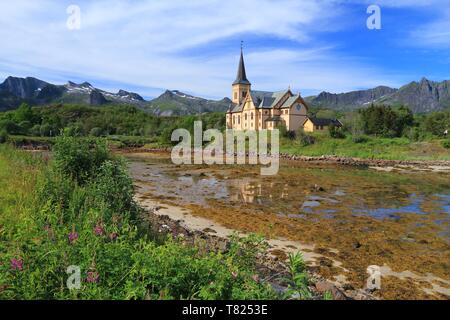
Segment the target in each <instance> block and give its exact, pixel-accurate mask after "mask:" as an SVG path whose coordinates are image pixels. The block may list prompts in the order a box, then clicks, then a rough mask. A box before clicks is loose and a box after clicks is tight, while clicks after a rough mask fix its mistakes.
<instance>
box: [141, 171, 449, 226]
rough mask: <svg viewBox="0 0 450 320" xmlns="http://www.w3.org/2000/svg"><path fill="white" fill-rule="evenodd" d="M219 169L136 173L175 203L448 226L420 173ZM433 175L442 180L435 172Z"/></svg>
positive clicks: (444, 198)
mask: <svg viewBox="0 0 450 320" xmlns="http://www.w3.org/2000/svg"><path fill="white" fill-rule="evenodd" d="M135 165H138V164H135ZM224 172H225V171H224V170H217V171H214V170H207V169H201V170H200V169H198V168H193V169H192V170H183V171H181V170H178V169H174V168H173V166H172V165H170V164H164V163H163V164H159V165H152V166H150V167H149V166H145V165H144V164H143V165H142V167H141V168H139V170H137V172H136V175H139V179H141V180H144V181H146V182H148V183H150V184H151V185H152V188H151V191H152V193H153V194H155V195H156V196H160V197H164V198H167V199H171V198H172V199H176V200H177V202H179V203H187V204H200V205H204V206H208V205H211V204H210V201H211V200H214V201H223V202H224V204H230V205H231V206H233V207H235V206H236V204H239V206H241V207H248V208H254V207H257V209H258V212H268V213H273V214H276V215H278V216H284V217H287V218H299V219H308V218H309V219H317V218H326V219H331V218H334V217H336V216H338V215H339V217H340V218H343V219H347V220H348V221H351V219H352V216H353V217H355V216H356V217H357V216H370V217H372V218H375V219H391V220H398V219H400V218H401V217H402V216H403V215H417V216H426V215H431V214H438V215H442V217H439V219H437V218H434V220H433V221H434V224H440V225H441V227H443V228H444V231H448V227H447V225H448V223H449V214H450V195H449V194H446V193H445V192H442V191H443V190H441V189H442V188H440V187H439V185H437V186H435V185H434V184H433V181H429V182H428V181H426V180H425V179H424V178H425V176H417V177H413V178H414V179H412V180H404V181H403V180H402V179H404V178H403V177H401V176H396V175H394V174H392V173H391V174H389V175H388V174H386V175H382V174H379V173H377V174H373V173H370V172H366V171H363V170H337V169H305V168H296V169H289V172H288V174H287V173H286V172H284V173H283V169H282V170H281V174H280V175H279V176H277V177H272V178H269V179H267V178H263V177H261V176H258V175H253V174H249V173H248V172H245V171H243V172H242V173H241V172H237V173H236V172H232V173H230V174H224ZM427 177H428V176H427ZM435 177H438V178H439V180H438V181H439V182H441V181H442V179H440V177H441V176H435ZM419 180H420V181H421V182H420V183H418V181H419ZM318 184H320V187H318ZM321 186H323V187H321ZM425 187H426V188H429V189H431V191H435V192H429V191H428V190H426V189H425ZM422 188H423V190H422ZM433 189H436V190H433ZM424 190H426V191H424ZM441 231H442V230H441ZM446 234H448V233H446Z"/></svg>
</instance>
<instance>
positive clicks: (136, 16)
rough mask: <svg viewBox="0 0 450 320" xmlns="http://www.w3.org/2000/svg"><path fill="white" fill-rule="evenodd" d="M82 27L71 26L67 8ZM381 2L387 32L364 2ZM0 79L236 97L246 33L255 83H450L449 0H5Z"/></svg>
mask: <svg viewBox="0 0 450 320" xmlns="http://www.w3.org/2000/svg"><path fill="white" fill-rule="evenodd" d="M72 4H74V5H78V6H79V7H80V9H81V29H80V30H69V29H68V28H67V25H66V21H67V19H68V18H69V15H68V14H67V12H66V9H67V7H68V6H69V5H72ZM372 4H376V5H379V7H380V8H381V30H369V29H368V28H367V26H366V20H367V18H368V17H369V14H367V12H366V10H367V8H368V6H369V5H372ZM0 14H1V15H2V17H1V19H0V39H2V44H1V47H0V81H2V79H3V78H6V77H7V76H9V75H13V76H22V77H23V76H34V77H37V78H40V79H43V80H46V81H49V82H53V83H60V84H62V83H65V82H67V81H68V80H71V81H75V82H82V81H89V82H90V83H92V84H93V85H94V86H96V87H99V88H102V89H105V90H111V91H117V90H118V89H126V90H131V91H135V92H138V93H139V94H141V95H143V96H145V97H154V96H157V95H159V94H160V93H162V92H163V91H164V90H165V89H178V90H181V91H184V92H186V93H190V94H194V95H198V96H203V97H209V98H222V97H224V96H229V95H230V84H231V83H232V81H233V80H234V78H235V75H236V68H237V64H238V57H239V47H240V41H241V40H243V41H244V50H245V59H246V67H247V75H248V78H249V80H250V81H251V82H252V85H253V88H254V89H258V90H282V89H286V88H287V87H288V86H290V87H291V88H292V89H293V90H294V91H296V92H301V94H302V95H304V96H308V95H311V94H317V93H319V92H321V91H323V90H325V91H329V92H336V93H339V92H345V91H350V90H357V89H365V88H371V87H375V86H377V85H388V86H393V87H399V86H401V85H404V84H406V83H408V82H410V81H413V80H420V79H421V78H422V77H427V78H429V79H431V80H436V81H440V80H444V79H450V1H448V0H397V1H396V0H392V1H388V0H385V1H383V0H380V1H376V0H330V1H325V0H296V1H287V0H277V1H270V0H247V1H246V0H239V1H233V0H228V1H220V0H214V1H213V0H209V1H203V0H193V1H184V0H183V1H181V0H168V1H158V0H151V1H132V0H121V1H119V0H96V1H80V0H71V1H60V0H58V1H56V0H54V1H51V0H40V1H29V0H15V1H2V2H1V3H0Z"/></svg>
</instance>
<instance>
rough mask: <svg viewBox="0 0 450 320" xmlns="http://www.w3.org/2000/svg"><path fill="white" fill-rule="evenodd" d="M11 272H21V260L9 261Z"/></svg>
mask: <svg viewBox="0 0 450 320" xmlns="http://www.w3.org/2000/svg"><path fill="white" fill-rule="evenodd" d="M11 270H13V271H22V270H23V260H22V259H16V258H13V259H11Z"/></svg>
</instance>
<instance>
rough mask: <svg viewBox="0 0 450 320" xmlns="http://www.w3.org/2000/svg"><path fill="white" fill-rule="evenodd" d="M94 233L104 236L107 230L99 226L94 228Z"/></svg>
mask: <svg viewBox="0 0 450 320" xmlns="http://www.w3.org/2000/svg"><path fill="white" fill-rule="evenodd" d="M94 233H95V235H96V236H102V235H104V234H105V230H104V229H103V227H102V226H100V225H97V226H96V227H95V228H94Z"/></svg>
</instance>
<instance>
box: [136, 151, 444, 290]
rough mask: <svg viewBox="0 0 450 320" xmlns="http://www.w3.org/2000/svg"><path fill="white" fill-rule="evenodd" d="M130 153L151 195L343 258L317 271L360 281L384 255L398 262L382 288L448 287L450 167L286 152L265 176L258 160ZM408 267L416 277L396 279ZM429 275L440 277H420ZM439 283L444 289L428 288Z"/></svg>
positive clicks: (389, 262) (390, 263) (385, 262)
mask: <svg viewBox="0 0 450 320" xmlns="http://www.w3.org/2000/svg"><path fill="white" fill-rule="evenodd" d="M128 157H129V159H130V160H131V172H132V175H133V177H134V179H135V181H136V182H137V183H139V184H140V185H141V186H145V193H146V194H147V195H148V196H150V197H153V198H156V199H159V200H161V201H163V202H167V203H172V204H177V205H181V206H185V207H186V208H189V209H190V210H191V211H192V212H194V213H195V214H196V215H199V216H202V217H206V218H208V219H211V220H213V221H215V222H217V223H220V224H222V225H224V226H226V227H229V228H233V229H236V230H240V231H244V232H258V233H261V234H264V235H266V236H267V237H270V238H286V239H290V240H296V241H301V242H303V243H308V244H313V245H314V247H315V249H314V251H315V252H320V253H321V254H323V255H324V256H325V257H329V258H330V259H336V260H338V261H341V262H342V265H343V268H342V270H339V268H336V267H335V266H332V265H330V264H329V263H327V262H326V261H319V262H318V264H317V266H316V267H317V271H318V272H319V273H321V274H322V275H324V276H326V277H329V278H333V277H337V276H342V275H343V276H345V278H346V279H347V281H348V283H349V284H350V285H351V286H354V287H358V288H359V287H360V288H362V287H363V286H364V284H365V280H366V278H367V273H366V269H367V267H368V266H369V265H379V266H386V268H390V269H392V270H393V272H391V274H390V275H391V276H390V277H386V279H385V282H384V283H385V287H387V288H386V289H385V290H384V291H383V289H382V290H380V292H379V294H380V295H381V296H382V297H385V298H418V297H422V298H430V297H432V298H436V297H439V298H442V297H444V294H445V293H446V292H447V290H449V289H450V270H449V266H450V250H449V243H450V242H449V240H450V175H449V174H448V173H430V172H409V173H405V172H402V173H398V172H379V171H374V170H370V169H356V168H349V167H336V166H323V165H322V166H312V165H306V164H300V163H292V162H284V163H282V166H281V167H280V171H279V174H278V175H276V176H273V177H270V176H269V177H262V176H260V175H259V168H257V167H253V166H176V165H173V164H172V163H171V162H170V159H169V158H167V157H165V156H161V155H159V156H157V155H151V154H145V155H129V156H128ZM404 271H410V272H413V273H414V274H416V275H417V278H416V279H409V278H408V279H406V280H405V279H399V278H397V279H396V280H393V278H395V277H392V274H395V272H397V273H400V272H404ZM424 277H428V278H426V279H434V280H430V281H428V280H427V281H423V280H420V281H419V280H418V279H422V278H424ZM435 278H437V279H438V280H436V279H435ZM411 281H413V283H411ZM436 286H438V287H439V288H440V289H442V290H437V293H436V291H433V290H432V289H430V287H431V288H435V287H436ZM432 294H435V296H432Z"/></svg>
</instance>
